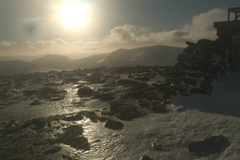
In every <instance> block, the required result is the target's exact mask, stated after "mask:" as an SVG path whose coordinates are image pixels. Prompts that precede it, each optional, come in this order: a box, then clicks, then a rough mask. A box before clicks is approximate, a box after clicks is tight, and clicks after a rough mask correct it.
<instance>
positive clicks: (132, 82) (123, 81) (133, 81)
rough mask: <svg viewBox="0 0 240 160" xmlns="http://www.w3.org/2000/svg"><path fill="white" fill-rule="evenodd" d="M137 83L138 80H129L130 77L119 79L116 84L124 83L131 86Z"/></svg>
mask: <svg viewBox="0 0 240 160" xmlns="http://www.w3.org/2000/svg"><path fill="white" fill-rule="evenodd" d="M138 83H139V82H138V81H135V80H130V79H119V80H118V81H117V84H119V85H124V86H133V85H136V84H138Z"/></svg>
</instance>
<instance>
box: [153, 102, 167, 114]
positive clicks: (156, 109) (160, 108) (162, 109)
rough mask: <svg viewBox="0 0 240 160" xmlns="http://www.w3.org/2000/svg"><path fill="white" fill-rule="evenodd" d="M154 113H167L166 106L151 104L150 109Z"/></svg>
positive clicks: (158, 103) (156, 103) (159, 103)
mask: <svg viewBox="0 0 240 160" xmlns="http://www.w3.org/2000/svg"><path fill="white" fill-rule="evenodd" d="M151 110H152V111H153V112H154V113H165V112H167V106H166V104H162V102H153V103H152V109H151Z"/></svg>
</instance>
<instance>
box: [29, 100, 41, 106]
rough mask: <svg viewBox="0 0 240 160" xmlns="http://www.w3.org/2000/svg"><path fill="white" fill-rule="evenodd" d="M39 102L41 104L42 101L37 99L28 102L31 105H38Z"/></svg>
mask: <svg viewBox="0 0 240 160" xmlns="http://www.w3.org/2000/svg"><path fill="white" fill-rule="evenodd" d="M39 104H42V102H41V101H40V100H38V99H36V100H34V101H33V102H31V103H30V105H31V106H36V105H39Z"/></svg>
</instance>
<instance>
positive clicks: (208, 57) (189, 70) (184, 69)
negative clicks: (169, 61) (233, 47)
mask: <svg viewBox="0 0 240 160" xmlns="http://www.w3.org/2000/svg"><path fill="white" fill-rule="evenodd" d="M226 43H227V42H226V41H224V40H223V39H217V40H215V41H211V40H207V39H201V40H199V41H198V42H197V43H192V42H188V41H187V42H186V44H187V45H188V46H187V47H186V48H185V49H184V51H183V53H181V54H179V55H178V63H177V64H176V65H175V72H176V73H175V81H174V83H173V85H172V87H171V88H172V90H174V91H177V92H178V93H179V94H181V95H191V94H207V95H210V94H211V91H212V89H213V84H212V83H213V80H214V79H217V78H219V77H220V76H221V75H224V74H225V72H226V71H228V70H229V65H228V54H229V48H228V47H227V45H223V44H226Z"/></svg>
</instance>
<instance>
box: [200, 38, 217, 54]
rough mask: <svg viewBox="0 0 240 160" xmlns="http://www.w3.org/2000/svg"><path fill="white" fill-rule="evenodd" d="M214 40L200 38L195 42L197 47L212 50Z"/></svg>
mask: <svg viewBox="0 0 240 160" xmlns="http://www.w3.org/2000/svg"><path fill="white" fill-rule="evenodd" d="M214 45H215V44H214V41H211V40H208V39H201V40H199V41H198V42H197V46H198V48H201V49H203V50H206V51H213V49H214Z"/></svg>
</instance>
